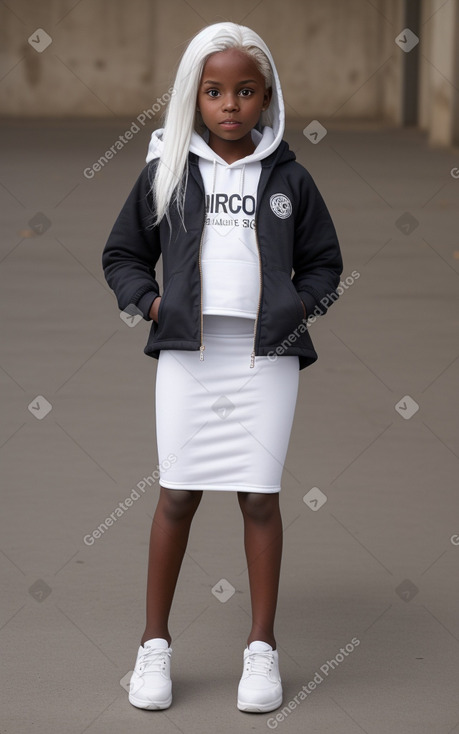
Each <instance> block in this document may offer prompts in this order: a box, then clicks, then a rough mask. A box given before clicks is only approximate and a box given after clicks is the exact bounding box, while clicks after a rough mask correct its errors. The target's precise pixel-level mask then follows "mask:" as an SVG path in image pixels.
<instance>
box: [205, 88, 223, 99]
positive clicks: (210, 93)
mask: <svg viewBox="0 0 459 734" xmlns="http://www.w3.org/2000/svg"><path fill="white" fill-rule="evenodd" d="M206 94H207V95H208V96H209V97H210V98H211V99H216V98H217V97H218V95H219V94H220V92H219V91H218V89H208V90H207V92H206Z"/></svg>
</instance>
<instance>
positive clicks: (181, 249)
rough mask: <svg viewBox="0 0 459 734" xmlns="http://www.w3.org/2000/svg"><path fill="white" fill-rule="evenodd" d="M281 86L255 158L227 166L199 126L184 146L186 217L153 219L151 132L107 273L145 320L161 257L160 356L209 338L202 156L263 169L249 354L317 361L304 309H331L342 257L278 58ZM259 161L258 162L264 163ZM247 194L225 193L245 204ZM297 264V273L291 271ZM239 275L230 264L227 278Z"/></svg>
mask: <svg viewBox="0 0 459 734" xmlns="http://www.w3.org/2000/svg"><path fill="white" fill-rule="evenodd" d="M270 61H271V65H272V68H273V76H274V81H275V84H274V85H273V95H272V100H271V104H270V112H271V115H272V117H273V119H274V122H273V126H272V130H271V128H270V127H264V128H263V130H262V131H261V132H260V131H259V130H256V129H254V130H253V131H252V138H253V140H254V143H255V145H256V149H255V151H254V153H253V154H252V155H251V156H248V157H246V158H244V159H240V160H238V161H235V162H234V163H232V164H227V163H226V162H225V161H223V159H219V157H218V156H217V155H216V154H215V153H213V151H211V149H210V148H209V147H208V146H207V143H206V135H204V136H199V135H198V134H197V133H196V132H194V133H193V135H192V138H191V145H190V151H189V154H188V177H187V187H186V197H185V207H184V221H182V220H181V218H180V216H179V213H178V210H177V207H176V204H175V203H171V205H170V209H169V220H168V219H167V218H166V217H164V218H163V219H162V221H161V222H160V223H159V225H157V226H152V218H153V212H154V204H153V196H152V190H151V186H152V182H153V178H154V175H155V170H156V166H157V164H158V159H159V158H160V156H161V146H162V133H163V131H162V130H156V131H154V133H153V134H152V138H151V141H150V146H149V151H148V155H147V165H146V166H145V167H144V168H143V170H142V172H141V173H140V175H139V177H138V179H137V181H136V183H135V185H134V187H133V188H132V190H131V192H130V194H129V196H128V198H127V200H126V202H125V204H124V206H123V208H122V210H121V212H120V214H119V215H118V217H117V219H116V221H115V224H114V226H113V228H112V230H111V233H110V235H109V237H108V240H107V243H106V245H105V248H104V251H103V255H102V266H103V269H104V274H105V278H106V280H107V282H108V284H109V286H110V287H111V288H112V290H113V291H114V292H115V295H116V297H117V301H118V306H119V308H120V309H121V310H123V311H127V312H128V313H131V314H134V313H138V314H140V315H141V316H142V317H143V318H144V319H145V320H146V321H152V320H151V318H150V315H149V312H150V308H151V305H152V303H153V301H154V300H155V298H157V297H158V296H159V295H160V288H159V284H158V282H157V280H156V271H155V268H156V264H157V262H158V260H159V258H160V257H162V264H163V293H162V297H161V301H160V305H159V310H158V322H156V321H152V324H151V328H150V334H149V337H148V341H147V345H146V347H145V349H144V352H145V354H147V355H149V356H151V357H154V358H156V359H157V358H158V357H159V354H160V351H161V350H162V349H184V350H200V352H201V354H200V356H201V359H204V354H205V344H204V343H203V267H202V265H203V263H202V246H203V239H204V231H205V222H206V216H207V213H206V191H205V189H204V184H203V177H202V174H201V171H200V165H199V162H200V160H201V162H202V160H203V159H207V160H208V161H211V162H212V164H213V166H214V180H215V166H217V165H218V166H224V167H225V168H226V169H233V168H239V169H241V181H243V178H244V168H245V167H246V166H247V167H248V166H251V165H253V164H254V163H255V162H256V163H257V167H258V171H259V174H258V185H257V187H256V209H255V218H254V219H255V221H254V228H255V238H256V239H255V241H256V249H257V252H258V275H259V290H258V305H257V308H256V314H255V319H254V336H253V345H252V352H251V354H250V355H248V364H249V363H250V366H253V365H254V360H255V358H256V356H268V357H270V358H271V359H277V358H279V357H280V358H281V357H282V356H283V355H298V357H299V369H303V368H304V367H307V366H308V365H310V364H312V363H313V362H315V361H316V360H317V354H316V351H315V349H314V346H313V344H312V341H311V338H310V335H309V333H308V328H307V317H309V316H311V315H312V314H313V313H314V315H315V316H317V315H318V314H324V313H326V311H327V309H328V307H329V305H331V303H333V302H334V301H335V300H336V299H337V298H338V294H337V292H336V288H337V286H338V284H339V280H340V275H341V273H342V269H343V264H342V258H341V252H340V247H339V243H338V239H337V235H336V231H335V227H334V225H333V222H332V219H331V217H330V214H329V212H328V209H327V207H326V205H325V202H324V200H323V198H322V196H321V194H320V192H319V190H318V188H317V186H316V184H315V182H314V181H313V179H312V177H311V175H310V174H309V172H308V171H307V170H306V169H305V168H304V167H303V166H301V165H300V164H299V163H298V162H297V161H296V158H295V154H294V153H293V151H291V150H290V148H289V146H288V144H287V143H286V142H285V141H284V140H283V139H282V135H283V132H284V125H285V116H284V105H283V99H282V91H281V87H280V82H279V78H278V75H277V71H276V68H275V66H274V61H273V60H272V57H271V58H270ZM260 168H261V170H259V169H260ZM242 198H243V190H241V196H239V197H237V196H232V197H227V200H226V201H222V204H223V205H224V207H226V211H227V212H228V213H229V215H231V208H233V209H237V208H238V207H240V206H241V200H242ZM292 271H293V273H294V274H293V278H292ZM231 275H232V276H233V277H236V278H237V277H238V274H237V270H236V271H235V270H234V269H229V273H228V276H231Z"/></svg>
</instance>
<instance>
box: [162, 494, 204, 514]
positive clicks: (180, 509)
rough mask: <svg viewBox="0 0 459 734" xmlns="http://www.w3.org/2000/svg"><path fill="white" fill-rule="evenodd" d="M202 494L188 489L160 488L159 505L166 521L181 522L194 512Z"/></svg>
mask: <svg viewBox="0 0 459 734" xmlns="http://www.w3.org/2000/svg"><path fill="white" fill-rule="evenodd" d="M201 497H202V492H200V491H195V490H188V489H167V487H161V496H160V500H161V504H162V509H163V513H164V515H165V516H166V517H167V519H168V520H173V521H174V520H175V521H177V520H183V519H185V518H186V517H189V516H190V515H191V516H193V515H194V513H195V512H196V510H197V508H198V505H199V502H200V501H201Z"/></svg>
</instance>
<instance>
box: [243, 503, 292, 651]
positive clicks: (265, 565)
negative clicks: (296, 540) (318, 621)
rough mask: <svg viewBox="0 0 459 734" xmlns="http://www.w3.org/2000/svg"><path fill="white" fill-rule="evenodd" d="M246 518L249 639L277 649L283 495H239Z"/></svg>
mask: <svg viewBox="0 0 459 734" xmlns="http://www.w3.org/2000/svg"><path fill="white" fill-rule="evenodd" d="M238 500H239V505H240V508H241V510H242V515H243V518H244V545H245V553H246V558H247V566H248V572H249V584H250V598H251V604H252V629H251V630H250V634H249V637H248V640H247V644H248V645H249V644H250V643H251V642H253V641H254V640H262V641H263V642H267V643H268V644H269V645H271V646H272V648H273V650H275V649H276V640H275V637H274V618H275V614H276V606H277V596H278V589H279V576H280V567H281V559H282V540H283V535H282V533H283V529H282V518H281V514H280V508H279V493H278V492H276V493H274V494H262V493H258V492H238Z"/></svg>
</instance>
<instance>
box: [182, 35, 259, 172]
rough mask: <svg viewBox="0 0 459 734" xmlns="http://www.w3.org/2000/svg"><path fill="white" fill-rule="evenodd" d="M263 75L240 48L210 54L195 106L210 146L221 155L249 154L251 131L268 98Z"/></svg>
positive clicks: (251, 145)
mask: <svg viewBox="0 0 459 734" xmlns="http://www.w3.org/2000/svg"><path fill="white" fill-rule="evenodd" d="M271 94H272V92H271V89H266V82H265V78H264V76H263V75H262V74H261V72H260V71H259V70H258V68H257V66H256V64H255V62H254V61H253V59H252V58H251V57H250V56H249V55H248V54H246V53H244V52H243V51H240V50H239V49H234V48H230V49H227V50H226V51H219V52H218V53H215V54H212V56H210V57H209V58H208V59H207V61H206V63H205V66H204V69H203V74H202V77H201V83H200V86H199V91H198V98H197V107H198V109H199V111H200V113H201V116H202V119H203V122H204V124H205V126H206V127H207V128H208V130H209V146H210V147H211V148H212V149H213V150H214V151H215V152H217V153H218V154H219V155H221V156H222V157H223V158H225V157H226V158H228V157H231V158H234V156H235V155H238V156H239V157H241V156H245V155H248V154H249V153H251V152H252V151H253V149H254V147H255V146H254V145H253V142H252V136H251V131H252V129H253V128H254V127H255V125H256V124H257V122H258V120H259V118H260V114H261V112H262V110H265V109H266V108H267V107H268V105H269V103H270V101H271Z"/></svg>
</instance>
